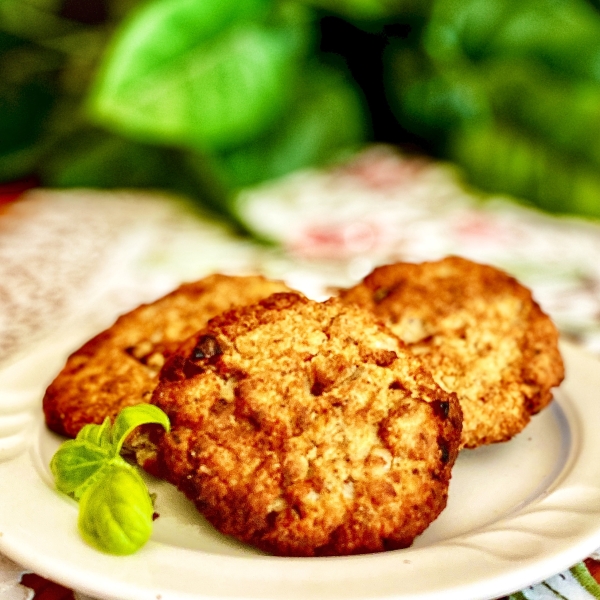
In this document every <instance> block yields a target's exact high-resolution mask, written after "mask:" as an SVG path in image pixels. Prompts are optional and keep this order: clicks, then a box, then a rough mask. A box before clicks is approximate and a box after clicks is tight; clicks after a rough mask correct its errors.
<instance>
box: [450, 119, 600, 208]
mask: <svg viewBox="0 0 600 600" xmlns="http://www.w3.org/2000/svg"><path fill="white" fill-rule="evenodd" d="M448 154H449V158H450V159H452V160H455V161H456V162H457V163H458V164H460V165H461V166H462V167H463V168H464V169H465V171H466V173H467V175H468V177H469V180H470V182H471V183H473V184H475V185H477V186H479V187H480V188H481V189H483V190H487V191H490V192H494V193H502V194H510V195H513V196H515V197H517V198H523V199H528V200H530V201H531V202H533V203H534V204H536V205H537V206H539V207H541V208H543V209H545V210H548V211H552V212H559V213H566V212H573V213H579V214H582V215H586V216H592V217H600V174H599V173H598V171H597V169H596V168H594V167H591V166H590V165H589V164H586V163H584V162H582V161H578V160H573V159H572V158H570V157H569V156H567V155H564V154H562V153H560V152H557V151H555V150H554V149H552V148H551V147H549V146H548V145H546V144H544V143H542V142H540V141H539V140H536V139H534V138H532V137H530V136H527V135H525V134H523V133H521V132H518V131H516V130H514V129H511V128H509V127H506V126H503V125H498V124H494V123H488V124H486V125H481V126H478V127H473V128H467V129H462V130H459V131H456V132H455V133H454V135H453V137H452V141H451V143H450V146H449V152H448Z"/></svg>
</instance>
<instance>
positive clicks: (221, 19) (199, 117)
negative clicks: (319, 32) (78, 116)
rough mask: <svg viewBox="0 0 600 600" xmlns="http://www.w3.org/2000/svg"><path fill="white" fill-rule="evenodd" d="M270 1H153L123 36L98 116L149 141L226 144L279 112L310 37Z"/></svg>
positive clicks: (107, 70) (96, 97) (94, 101)
mask: <svg viewBox="0 0 600 600" xmlns="http://www.w3.org/2000/svg"><path fill="white" fill-rule="evenodd" d="M269 7H270V3H269V2H267V0H154V1H153V2H150V3H149V4H147V5H145V6H144V7H142V9H141V10H140V11H138V12H135V13H134V14H133V15H132V18H131V19H130V20H129V21H128V22H127V23H126V24H125V25H124V27H123V28H122V29H121V31H120V33H119V34H118V35H117V38H116V41H115V43H114V45H113V47H112V49H111V51H110V52H109V54H108V56H107V58H106V62H105V64H104V68H103V70H102V72H101V74H100V77H99V81H98V84H97V85H96V87H95V90H94V91H93V94H92V97H91V101H90V113H91V115H92V117H93V118H94V119H95V120H97V121H98V122H100V123H103V124H105V125H106V126H108V127H111V128H113V129H115V130H117V131H121V132H124V133H126V134H129V135H132V136H135V137H138V138H139V139H143V140H146V141H158V142H163V143H165V142H166V143H175V144H185V145H188V146H191V147H196V148H204V149H211V148H227V147H232V146H235V145H237V144H240V143H243V142H245V141H247V140H249V139H251V138H252V137H254V136H255V135H257V134H258V133H260V132H261V131H262V130H263V129H265V128H266V127H267V126H268V125H269V124H270V123H272V122H273V121H274V120H275V119H276V118H277V116H278V115H279V114H280V113H281V111H282V109H283V107H284V106H285V104H286V100H287V98H288V90H289V88H290V86H291V84H292V82H293V79H294V75H295V71H296V61H297V58H298V56H299V55H300V54H301V53H302V52H303V51H304V48H305V44H306V32H305V25H304V22H303V21H302V19H295V18H291V19H287V20H286V21H285V22H283V23H277V24H273V23H267V22H266V20H267V18H268V17H269V14H268V8H269Z"/></svg>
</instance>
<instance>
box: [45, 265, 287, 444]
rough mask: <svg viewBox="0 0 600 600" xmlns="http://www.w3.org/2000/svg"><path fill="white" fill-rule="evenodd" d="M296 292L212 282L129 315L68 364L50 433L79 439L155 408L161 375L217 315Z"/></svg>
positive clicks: (49, 417) (54, 386)
mask: <svg viewBox="0 0 600 600" xmlns="http://www.w3.org/2000/svg"><path fill="white" fill-rule="evenodd" d="M286 290H289V288H288V287H287V286H285V285H284V284H283V283H281V282H278V281H269V280H267V279H265V278H263V277H260V276H249V277H230V276H226V275H218V274H217V275H211V276H209V277H206V278H204V279H202V280H200V281H197V282H195V283H187V284H184V285H182V286H180V287H179V288H177V289H176V290H175V291H173V292H171V293H170V294H167V295H166V296H164V297H162V298H160V299H159V300H156V301H155V302H152V303H151V304H144V305H142V306H140V307H138V308H136V309H135V310H133V311H131V312H129V313H127V314H125V315H122V316H121V317H119V318H118V319H117V321H116V322H115V324H114V325H113V326H112V327H110V328H109V329H107V330H106V331H103V332H102V333H100V334H98V335H97V336H95V337H94V338H92V339H91V340H90V341H89V342H87V343H86V344H84V345H83V346H82V347H81V348H80V349H79V350H77V351H76V352H74V353H73V354H72V355H71V356H70V357H69V358H68V360H67V362H66V364H65V366H64V368H63V369H62V371H61V372H60V373H59V374H58V376H57V377H56V379H55V380H54V381H53V382H52V383H51V384H50V386H49V387H48V389H47V390H46V394H45V396H44V400H43V408H44V414H45V417H46V423H47V425H48V427H49V428H50V429H52V430H53V431H56V432H57V433H60V434H62V435H67V436H70V437H74V436H75V435H77V433H78V432H79V430H80V429H81V428H82V427H83V426H84V425H86V424H88V423H101V422H102V421H103V420H104V418H105V417H107V416H108V417H111V419H114V417H115V416H116V415H117V414H118V412H119V411H120V410H121V409H122V408H124V407H126V406H131V405H134V404H138V403H139V402H149V401H150V399H151V396H152V392H153V391H154V388H155V387H156V385H157V383H158V372H159V370H160V369H161V367H162V366H163V364H164V362H165V358H166V357H167V356H169V355H170V354H171V353H172V352H173V351H174V350H175V349H176V348H177V346H178V345H179V344H180V342H181V341H183V340H184V339H186V338H187V337H189V336H190V335H192V334H193V333H194V332H195V331H197V330H198V329H200V328H201V327H204V326H205V325H206V323H207V322H208V320H209V319H210V318H212V317H214V316H215V315H217V314H219V313H221V312H223V311H225V310H228V309H230V308H232V307H233V306H239V305H243V304H250V303H253V302H257V301H258V300H261V299H262V298H265V297H267V296H269V295H270V294H272V293H274V292H281V291H286Z"/></svg>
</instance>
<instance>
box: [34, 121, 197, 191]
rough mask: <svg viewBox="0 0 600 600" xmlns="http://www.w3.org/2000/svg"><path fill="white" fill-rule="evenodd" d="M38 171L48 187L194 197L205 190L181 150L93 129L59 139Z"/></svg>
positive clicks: (85, 129) (86, 129) (82, 130)
mask: <svg viewBox="0 0 600 600" xmlns="http://www.w3.org/2000/svg"><path fill="white" fill-rule="evenodd" d="M39 173H40V178H41V181H42V183H43V184H44V185H46V186H50V187H89V188H100V189H111V188H144V189H150V188H155V189H171V190H174V191H177V192H180V193H183V194H186V195H190V196H192V197H197V196H199V195H201V193H202V192H203V190H202V187H201V182H200V181H199V180H198V177H197V175H196V173H195V172H194V170H193V169H191V168H190V167H189V166H188V165H187V162H186V159H185V156H184V153H183V152H182V151H181V150H177V149H174V148H169V147H163V146H152V145H147V144H141V143H138V142H135V141H133V140H129V139H127V138H123V137H121V136H118V135H114V134H111V133H110V132H105V131H102V130H99V129H92V128H82V129H78V130H77V131H75V132H74V133H73V134H72V135H70V136H67V137H65V138H63V139H62V141H61V143H60V145H58V146H57V147H56V148H55V149H54V150H53V152H52V153H51V154H50V155H49V156H48V157H47V158H46V160H45V161H44V162H43V164H41V165H40V167H39Z"/></svg>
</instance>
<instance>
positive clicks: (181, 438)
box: [153, 294, 462, 556]
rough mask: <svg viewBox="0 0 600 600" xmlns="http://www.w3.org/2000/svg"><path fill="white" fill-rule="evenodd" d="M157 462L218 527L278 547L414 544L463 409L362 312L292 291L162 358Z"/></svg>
mask: <svg viewBox="0 0 600 600" xmlns="http://www.w3.org/2000/svg"><path fill="white" fill-rule="evenodd" d="M153 402H154V403H155V404H156V405H158V406H159V407H160V408H162V409H163V410H164V411H165V412H166V413H167V414H168V415H169V417H170V419H171V423H172V429H171V432H170V433H169V434H165V435H164V437H163V439H162V440H161V443H160V444H159V448H160V451H159V452H160V455H159V461H158V467H159V468H158V471H159V474H160V475H162V476H163V477H165V478H167V479H169V480H170V481H171V482H173V483H174V484H175V485H177V486H178V487H179V488H180V489H181V490H182V491H183V492H185V494H186V495H187V496H188V497H189V498H190V499H191V500H192V501H194V502H195V504H196V506H197V507H198V509H199V510H200V511H201V512H202V513H203V514H204V515H205V516H206V517H207V518H208V520H209V521H210V522H212V523H213V524H214V525H215V526H216V527H217V528H218V529H219V530H220V531H222V532H223V533H225V534H229V535H233V536H235V537H237V538H238V539H240V540H241V541H243V542H247V543H250V544H253V545H255V546H257V547H259V548H261V549H263V550H265V551H267V552H271V553H274V554H278V555H287V556H315V555H342V554H354V553H366V552H377V551H381V550H386V549H394V548H402V547H406V546H408V545H410V544H411V543H412V541H413V539H414V538H415V536H417V535H419V534H420V533H421V532H422V531H423V530H424V529H425V528H426V527H427V526H428V525H429V523H430V522H431V521H432V520H433V519H435V518H436V517H437V515H438V514H439V513H440V511H441V510H442V509H443V508H444V506H445V504H446V498H447V491H448V483H449V480H450V471H451V468H452V465H453V463H454V461H455V459H456V455H457V452H458V445H459V440H460V430H461V420H462V417H461V412H460V406H459V404H458V400H457V398H456V395H455V394H452V393H447V392H445V391H444V390H442V389H441V388H440V387H439V386H438V385H437V384H436V383H435V382H434V381H433V379H432V378H431V376H430V374H429V373H428V372H427V371H426V370H425V369H424V368H423V367H422V365H421V362H420V360H419V359H417V358H416V357H415V356H414V355H412V354H411V353H410V352H408V351H407V350H406V349H405V347H404V344H402V342H401V341H400V340H398V338H397V337H396V336H394V335H393V334H392V333H390V332H389V331H388V330H387V329H386V328H384V327H383V326H382V325H380V324H379V323H377V321H376V320H375V319H374V318H373V316H372V315H370V314H369V313H368V312H367V311H363V310H362V309H359V308H357V307H352V306H344V305H343V304H342V303H340V302H339V301H338V300H330V301H327V302H325V303H322V304H321V303H317V302H313V301H310V300H307V299H306V298H304V297H302V296H299V295H295V294H275V295H273V296H271V297H270V298H268V299H266V300H263V301H262V302H260V303H258V304H256V305H253V306H249V307H246V308H242V309H236V310H233V311H230V312H228V313H225V314H224V315H221V316H219V317H217V318H215V319H213V320H212V321H211V322H210V323H209V324H208V326H207V327H206V328H205V329H203V330H202V331H200V332H199V333H197V334H195V335H194V336H192V338H190V339H189V340H188V341H187V342H185V343H184V344H183V345H182V346H181V347H180V349H179V350H178V351H177V353H176V354H175V355H173V356H172V357H171V358H170V359H169V361H168V362H167V363H166V365H165V367H164V368H163V370H162V372H161V382H160V384H159V386H158V387H157V389H156V390H155V393H154V396H153Z"/></svg>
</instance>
